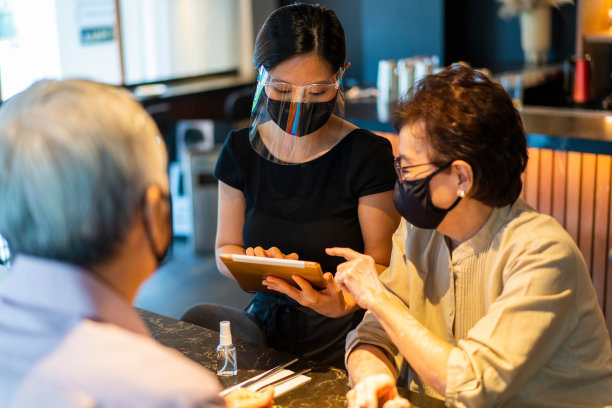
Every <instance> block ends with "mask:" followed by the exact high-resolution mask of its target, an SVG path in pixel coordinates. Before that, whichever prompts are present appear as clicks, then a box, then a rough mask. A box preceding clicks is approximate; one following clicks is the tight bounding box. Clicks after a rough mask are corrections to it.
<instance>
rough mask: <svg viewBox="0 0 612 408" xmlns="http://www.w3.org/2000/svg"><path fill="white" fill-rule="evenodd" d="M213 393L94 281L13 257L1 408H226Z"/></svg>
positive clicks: (203, 374) (0, 357) (4, 294)
mask: <svg viewBox="0 0 612 408" xmlns="http://www.w3.org/2000/svg"><path fill="white" fill-rule="evenodd" d="M219 391H221V386H220V385H219V383H218V381H217V380H216V378H215V376H214V375H213V374H211V373H210V372H209V371H207V370H206V369H204V368H203V367H202V366H200V365H199V364H197V363H195V362H193V361H191V360H189V359H188V358H186V357H184V356H183V355H182V354H181V353H179V352H178V351H176V350H173V349H170V348H167V347H164V346H162V345H160V344H158V343H157V342H155V340H153V339H152V338H151V336H150V334H149V332H148V330H147V328H146V326H145V325H144V323H143V322H142V321H141V320H140V318H139V317H138V315H137V314H136V312H135V311H134V309H133V307H132V306H131V305H130V304H129V303H128V302H127V301H126V300H125V299H124V298H122V297H121V296H120V295H119V294H118V293H117V292H116V291H115V290H114V289H112V288H111V287H109V286H108V285H106V284H105V283H104V282H102V281H100V280H99V279H97V278H96V277H95V275H93V273H91V272H89V271H87V270H83V269H80V268H77V267H74V266H72V265H68V264H63V263H60V262H54V261H48V260H43V259H39V258H33V257H26V256H18V257H17V259H16V261H15V263H14V266H13V269H12V271H11V272H10V274H9V276H8V277H7V279H6V281H5V282H4V284H3V286H2V288H1V289H0V406H3V407H4V406H9V407H30V406H45V407H94V406H120V407H142V406H147V407H162V406H163V407H223V406H225V404H224V402H223V399H222V398H220V397H219V396H218V392H219Z"/></svg>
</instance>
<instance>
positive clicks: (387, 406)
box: [346, 374, 410, 408]
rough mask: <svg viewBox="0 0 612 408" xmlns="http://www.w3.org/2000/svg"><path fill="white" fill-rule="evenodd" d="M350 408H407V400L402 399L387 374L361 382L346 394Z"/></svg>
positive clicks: (392, 380) (408, 404) (408, 405)
mask: <svg viewBox="0 0 612 408" xmlns="http://www.w3.org/2000/svg"><path fill="white" fill-rule="evenodd" d="M346 401H347V403H348V404H347V406H348V408H378V407H382V408H406V407H410V403H409V402H408V400H407V399H405V398H402V397H400V395H399V394H398V392H397V387H396V386H395V380H394V379H393V378H392V377H391V376H389V375H387V374H378V375H374V376H372V377H368V378H366V379H364V380H362V381H361V382H359V383H358V384H357V385H355V387H353V389H352V390H350V391H349V392H347V393H346Z"/></svg>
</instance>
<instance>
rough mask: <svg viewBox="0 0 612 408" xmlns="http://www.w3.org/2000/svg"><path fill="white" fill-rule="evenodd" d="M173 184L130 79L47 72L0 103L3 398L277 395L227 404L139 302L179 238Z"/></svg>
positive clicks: (195, 400)
mask: <svg viewBox="0 0 612 408" xmlns="http://www.w3.org/2000/svg"><path fill="white" fill-rule="evenodd" d="M167 192H168V178H167V175H166V150H165V146H164V144H163V142H162V140H161V137H160V135H159V132H158V130H157V128H156V126H155V124H154V122H153V121H152V119H151V118H150V117H149V116H148V115H147V113H146V112H145V110H144V109H143V108H142V107H141V106H140V105H139V104H138V103H137V102H136V101H135V100H133V99H132V98H131V96H130V95H129V94H128V93H127V92H126V91H125V90H121V89H118V88H115V87H112V86H109V85H103V84H99V83H94V82H90V81H83V80H70V81H60V82H52V81H46V82H39V83H37V84H34V85H33V86H31V87H30V88H29V89H28V90H26V91H24V92H23V93H21V94H19V95H16V96H15V97H13V98H12V99H10V100H9V101H8V102H6V103H5V104H3V105H2V106H1V107H0V234H2V235H3V236H4V237H5V238H6V240H7V241H8V243H9V247H10V249H11V253H12V255H13V256H14V262H13V266H12V270H11V272H10V274H9V276H8V277H7V279H6V281H5V282H4V283H3V286H2V291H1V292H0V406H3V407H4V406H18V407H22V406H23V407H31V406H52V407H55V406H58V407H59V406H61V407H90V406H124V407H131V406H146V407H153V406H164V407H166V406H172V407H201V406H225V403H226V402H227V403H228V405H233V404H234V403H240V404H241V406H245V405H246V406H266V405H268V404H269V403H271V398H272V395H271V392H270V391H271V390H270V391H269V392H267V393H265V394H255V393H253V394H248V395H244V394H234V396H233V397H232V396H230V397H229V398H228V399H226V401H224V400H223V399H222V398H220V397H219V396H218V392H219V390H220V386H219V384H218V382H217V381H216V380H215V378H214V376H213V375H211V374H210V373H209V372H207V371H206V370H205V369H203V368H202V367H200V366H199V365H197V364H196V363H193V362H191V361H190V360H188V359H187V358H185V357H183V356H182V355H181V354H180V353H178V352H176V351H173V350H170V349H168V348H165V347H163V346H161V345H159V344H157V343H156V342H155V341H154V340H153V339H152V338H151V337H150V334H149V333H148V331H147V329H146V327H145V325H144V324H143V323H142V321H141V320H140V319H139V318H138V316H137V315H136V313H135V312H134V310H133V308H132V307H131V302H132V300H133V299H134V296H135V294H136V292H137V290H138V288H139V286H140V285H141V283H142V282H143V281H144V280H145V279H147V278H148V277H149V276H150V275H151V274H152V273H153V272H154V271H155V269H156V268H157V267H158V266H159V262H160V260H161V259H162V258H163V257H164V254H165V253H166V251H167V249H168V246H169V245H170V241H171V235H172V230H171V224H170V221H169V220H170V216H171V214H170V203H169V198H168V194H167ZM230 395H231V394H230ZM245 399H246V401H245ZM245 402H247V404H244V403H245Z"/></svg>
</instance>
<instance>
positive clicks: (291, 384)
mask: <svg viewBox="0 0 612 408" xmlns="http://www.w3.org/2000/svg"><path fill="white" fill-rule="evenodd" d="M293 373H294V371H291V370H287V369H285V370H282V371H279V372H278V373H276V374H274V375H273V376H271V377H270V378H266V379H265V380H263V381H262V382H258V383H257V384H253V385H252V386H251V387H247V390H252V388H255V389H258V390H260V389H262V388H265V387H266V385H268V384H271V383H273V382H274V381H277V380H281V379H283V378H285V377H287V376H290V375H291V374H293ZM265 374H266V373H265V372H263V373H261V374H259V375H257V376H255V377H252V378H249V379H247V380H244V381H243V382H241V383H239V384H236V385H233V386H231V387H229V388H226V389H224V390H223V391H221V392H220V393H219V395H220V396H224V395H225V394H228V393H230V392H231V391H232V390H234V389H235V388H238V387H240V385H241V384H244V383H245V382H247V381H251V380H256V379H258V378H260V377H262V376H264V375H265ZM310 380H311V378H310V377H308V376H305V375H300V376H298V377H295V378H294V379H292V380H290V381H287V382H286V383H283V384H280V385H277V386H274V397H278V396H280V395H283V394H284V393H286V392H287V391H289V390H292V389H294V388H295V387H298V386H300V385H302V384H304V383H306V382H308V381H310Z"/></svg>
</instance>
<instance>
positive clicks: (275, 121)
mask: <svg viewBox="0 0 612 408" xmlns="http://www.w3.org/2000/svg"><path fill="white" fill-rule="evenodd" d="M343 74H344V71H343V70H342V68H341V69H339V70H338V72H336V74H335V75H333V76H332V77H331V78H330V79H329V80H328V81H325V82H324V83H317V84H309V85H303V86H297V85H292V84H289V83H286V82H283V81H279V80H276V79H274V78H273V77H272V76H271V75H270V73H269V72H268V71H266V69H265V68H264V67H263V66H262V67H261V68H260V69H259V77H258V79H257V88H256V90H255V95H254V98H253V107H252V109H251V127H250V133H249V138H250V141H251V146H252V147H253V149H255V151H256V152H257V153H258V154H259V155H260V156H262V157H264V158H265V159H267V160H269V161H271V162H274V163H280V164H297V163H303V162H305V161H308V160H310V159H311V158H312V157H313V156H316V155H317V152H316V149H317V146H320V145H321V143H320V140H321V139H320V138H321V137H325V136H327V135H325V132H336V131H340V132H341V131H342V130H341V129H339V127H342V126H343V124H344V123H345V122H344V120H342V118H343V117H344V96H343V91H342V75H343ZM326 125H327V126H326Z"/></svg>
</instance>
